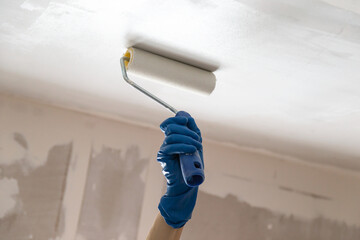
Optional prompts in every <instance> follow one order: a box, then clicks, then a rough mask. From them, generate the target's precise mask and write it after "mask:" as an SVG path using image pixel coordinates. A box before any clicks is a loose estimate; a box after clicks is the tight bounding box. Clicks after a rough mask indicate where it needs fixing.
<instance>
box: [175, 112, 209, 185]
mask: <svg viewBox="0 0 360 240" xmlns="http://www.w3.org/2000/svg"><path fill="white" fill-rule="evenodd" d="M176 116H180V117H191V116H190V114H188V113H187V112H184V111H179V112H178V113H177V114H176ZM180 167H181V172H182V175H183V178H184V181H185V183H186V185H188V186H189V187H197V186H199V185H200V184H201V183H203V182H204V180H205V174H204V165H203V163H202V161H201V158H200V154H199V151H196V152H194V153H189V154H180Z"/></svg>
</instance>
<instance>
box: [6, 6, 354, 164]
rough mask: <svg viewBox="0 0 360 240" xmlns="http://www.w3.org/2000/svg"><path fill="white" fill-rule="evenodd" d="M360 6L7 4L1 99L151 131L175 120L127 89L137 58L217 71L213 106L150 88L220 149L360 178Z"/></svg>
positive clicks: (187, 95)
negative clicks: (134, 53)
mask: <svg viewBox="0 0 360 240" xmlns="http://www.w3.org/2000/svg"><path fill="white" fill-rule="evenodd" d="M359 5H360V3H359V1H352V0H347V1H340V0H325V1H320V0H319V1H316V0H313V1H310V0H305V1H300V0H299V1H284V0H272V1H265V0H239V1H229V0H222V1H191V0H188V1H182V2H177V3H176V4H174V3H173V2H171V1H157V0H154V1H141V0H138V1H115V0H109V1H105V2H104V1H88V0H77V1H56V0H49V1H40V0H26V1H12V0H5V1H1V3H0V21H1V24H0V51H1V56H0V91H3V92H11V93H15V94H21V95H25V96H29V97H32V98H36V99H40V100H43V101H47V102H49V103H51V104H56V105H62V106H66V107H69V108H73V109H77V110H82V111H87V112H94V113H97V114H102V115H104V116H111V117H115V118H125V119H130V120H134V121H138V122H142V123H144V124H149V125H151V126H155V125H158V124H159V123H160V122H161V121H162V120H163V119H164V118H165V117H167V116H169V115H170V114H169V113H167V112H166V110H164V109H163V108H162V107H161V106H158V105H157V104H156V103H153V102H152V101H151V100H150V99H147V98H146V97H145V96H143V95H141V94H140V93H138V92H136V91H135V90H134V89H132V88H131V87H130V86H128V85H127V84H126V83H125V82H124V81H123V80H122V79H121V73H120V67H119V62H118V60H119V57H120V56H121V54H122V53H123V51H124V50H125V47H126V46H129V45H133V44H137V45H144V44H146V45H151V46H152V47H153V48H155V51H158V52H163V51H164V50H166V51H167V52H168V54H169V53H170V55H178V56H179V55H180V57H185V58H186V57H189V53H191V54H193V56H194V57H196V58H197V59H200V60H201V61H200V62H202V63H203V64H204V62H205V63H208V65H210V66H212V68H216V67H217V66H219V69H218V70H217V71H216V72H215V74H216V76H217V79H218V82H217V87H216V89H215V91H214V93H213V94H212V95H211V96H210V97H199V96H196V95H193V94H190V93H186V92H181V91H177V90H175V89H168V88H165V87H161V86H158V85H156V86H149V87H150V89H151V90H152V91H153V92H154V93H157V94H159V96H161V97H162V98H164V99H165V100H167V101H168V102H170V103H171V104H173V105H174V106H175V107H176V108H179V109H184V110H187V111H189V112H190V113H191V114H192V115H194V116H195V117H196V118H197V119H198V122H199V123H200V125H201V126H202V131H203V133H204V135H205V136H206V137H208V138H211V139H215V140H217V141H223V142H228V143H232V144H235V145H242V146H248V147H250V148H256V149H264V150H265V151H271V152H276V153H280V154H285V155H291V156H293V157H295V158H300V159H303V160H308V161H312V162H318V163H326V164H332V165H335V166H340V167H344V168H348V169H357V170H359V169H360V148H359V144H358V143H359V140H360V124H359V121H360V111H359V109H360V97H359V95H360V84H359V79H360V70H359V67H358V66H359V65H360V16H359Z"/></svg>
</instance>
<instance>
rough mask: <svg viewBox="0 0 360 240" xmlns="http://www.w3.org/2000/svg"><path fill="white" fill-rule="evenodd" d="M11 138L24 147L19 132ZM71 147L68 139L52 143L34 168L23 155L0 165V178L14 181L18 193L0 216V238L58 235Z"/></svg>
mask: <svg viewBox="0 0 360 240" xmlns="http://www.w3.org/2000/svg"><path fill="white" fill-rule="evenodd" d="M14 138H15V140H16V141H17V142H18V144H19V145H21V146H22V147H23V148H27V145H28V143H27V141H26V138H25V137H24V136H23V135H21V134H20V133H15V134H14ZM71 151H72V144H71V143H69V144H65V145H58V146H54V147H52V148H51V149H50V150H49V152H48V157H47V161H46V164H45V165H43V166H40V167H38V168H36V169H32V168H31V166H29V165H28V164H27V162H26V160H25V159H22V160H20V161H18V162H16V163H13V164H11V165H6V166H5V165H0V169H1V174H0V179H11V180H13V181H16V182H17V185H18V194H17V195H16V196H14V199H15V201H16V206H15V207H14V208H13V209H12V211H11V212H9V213H7V214H6V215H5V216H4V217H3V218H0V239H1V240H24V239H38V240H49V239H52V238H54V239H55V238H56V237H57V236H61V235H62V233H63V230H64V222H63V221H64V211H63V208H62V201H63V195H64V189H65V186H66V176H67V171H68V167H69V161H70V156H71ZM0 202H1V200H0Z"/></svg>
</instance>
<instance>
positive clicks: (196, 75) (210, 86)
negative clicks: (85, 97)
mask: <svg viewBox="0 0 360 240" xmlns="http://www.w3.org/2000/svg"><path fill="white" fill-rule="evenodd" d="M125 56H126V57H129V58H130V61H129V63H126V69H127V72H128V74H129V76H132V75H135V76H136V77H139V78H142V79H145V80H150V81H156V82H159V83H162V84H166V85H168V86H174V87H178V88H182V89H185V90H190V91H193V92H196V93H200V94H205V95H209V94H210V93H211V92H212V91H213V90H214V88H215V84H216V78H215V75H214V74H213V73H212V72H208V71H206V70H203V69H199V68H196V67H193V66H190V65H187V64H185V63H181V62H178V61H174V60H172V59H169V58H165V57H162V56H159V55H156V54H153V53H150V52H147V51H144V50H141V49H138V48H129V49H128V51H127V52H126V53H125ZM130 79H131V78H130Z"/></svg>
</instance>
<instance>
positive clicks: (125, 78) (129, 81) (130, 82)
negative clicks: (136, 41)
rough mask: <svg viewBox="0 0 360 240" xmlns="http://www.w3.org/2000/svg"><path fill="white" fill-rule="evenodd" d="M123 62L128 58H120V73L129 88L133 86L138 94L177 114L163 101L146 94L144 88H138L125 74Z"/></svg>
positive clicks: (128, 59)
mask: <svg viewBox="0 0 360 240" xmlns="http://www.w3.org/2000/svg"><path fill="white" fill-rule="evenodd" d="M124 61H130V58H128V57H122V58H120V66H121V72H122V75H123V78H124V80H125V81H126V82H127V83H128V84H130V85H131V86H133V87H134V88H136V89H137V90H139V91H140V92H142V93H143V94H145V95H146V96H148V97H150V98H152V99H153V100H154V101H156V102H158V103H160V104H161V105H163V106H164V107H166V108H167V109H169V110H170V111H171V112H173V113H174V114H177V112H178V111H177V110H176V109H175V108H173V107H172V106H170V105H169V104H168V103H166V102H164V101H163V100H161V99H160V98H158V97H156V96H155V95H153V94H152V93H150V92H148V91H147V90H145V89H144V88H142V87H140V86H139V85H137V84H136V83H134V82H133V81H131V80H130V79H129V77H128V75H127V72H126V67H125V63H124Z"/></svg>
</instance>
